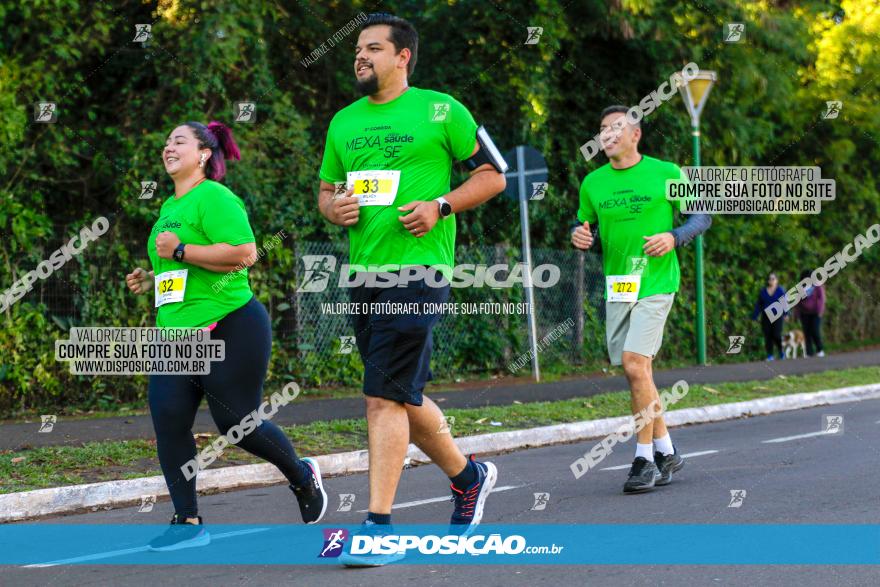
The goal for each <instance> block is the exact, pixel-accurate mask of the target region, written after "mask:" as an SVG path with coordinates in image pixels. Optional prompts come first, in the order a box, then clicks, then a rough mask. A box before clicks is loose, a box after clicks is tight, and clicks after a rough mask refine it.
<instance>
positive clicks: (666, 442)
mask: <svg viewBox="0 0 880 587" xmlns="http://www.w3.org/2000/svg"><path fill="white" fill-rule="evenodd" d="M654 446H655V447H657V450H658V451H660V453H662V454H663V455H671V454H672V453H674V452H675V449H674V448H672V439H671V438H670V437H669V433H668V432H667V433H666V436H663V437H660V438H655V439H654Z"/></svg>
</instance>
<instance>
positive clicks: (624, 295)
mask: <svg viewBox="0 0 880 587" xmlns="http://www.w3.org/2000/svg"><path fill="white" fill-rule="evenodd" d="M641 284H642V276H641V275H609V276H607V277H606V278H605V290H606V292H607V297H608V301H609V302H636V301H638V299H639V286H640V285H641Z"/></svg>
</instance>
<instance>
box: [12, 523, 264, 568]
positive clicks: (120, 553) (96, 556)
mask: <svg viewBox="0 0 880 587" xmlns="http://www.w3.org/2000/svg"><path fill="white" fill-rule="evenodd" d="M266 530H269V528H253V529H248V530H236V531H235V532H224V533H222V534H211V542H213V541H215V540H222V539H224V538H231V537H233V536H241V535H243V534H254V533H256V532H265V531H266ZM148 550H150V547H149V546H138V547H137V548H125V549H123V550H110V551H107V552H98V553H95V554H86V555H83V556H78V557H75V558H66V559H62V560H57V561H50V562H48V563H34V564H32V565H24V566H23V567H22V568H25V569H42V568H45V567H55V566H58V565H71V564H76V563H81V562H85V561H93V560H99V559H102V558H113V557H116V556H124V555H126V554H134V553H136V552H147V551H148Z"/></svg>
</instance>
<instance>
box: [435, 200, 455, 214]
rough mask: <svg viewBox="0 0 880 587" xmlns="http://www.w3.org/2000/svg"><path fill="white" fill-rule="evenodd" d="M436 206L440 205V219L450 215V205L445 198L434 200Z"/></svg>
mask: <svg viewBox="0 0 880 587" xmlns="http://www.w3.org/2000/svg"><path fill="white" fill-rule="evenodd" d="M434 201H435V202H437V204H439V205H440V217H441V218H446V217H447V216H449V215H450V214H452V204H450V203H449V202H447V201H446V198H443V197H440V198H437V199H436V200H434Z"/></svg>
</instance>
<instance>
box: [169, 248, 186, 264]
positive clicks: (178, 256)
mask: <svg viewBox="0 0 880 587" xmlns="http://www.w3.org/2000/svg"><path fill="white" fill-rule="evenodd" d="M185 246H186V245H185V244H183V243H180V244H179V245H177V248H176V249H174V254H173V255H171V256H172V257H173V258H174V260H175V261H177V262H178V263H180V262H181V261H183V247H185Z"/></svg>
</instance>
